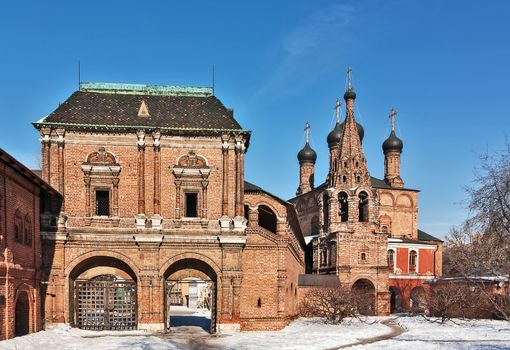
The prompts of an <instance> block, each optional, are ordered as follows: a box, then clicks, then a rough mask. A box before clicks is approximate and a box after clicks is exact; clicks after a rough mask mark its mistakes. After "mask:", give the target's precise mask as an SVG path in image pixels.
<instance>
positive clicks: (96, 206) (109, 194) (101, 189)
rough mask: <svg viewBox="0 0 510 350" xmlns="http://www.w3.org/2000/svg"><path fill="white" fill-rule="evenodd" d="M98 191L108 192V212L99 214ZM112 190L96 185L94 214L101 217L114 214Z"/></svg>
mask: <svg viewBox="0 0 510 350" xmlns="http://www.w3.org/2000/svg"><path fill="white" fill-rule="evenodd" d="M98 192H108V214H107V215H104V214H99V206H98V197H97V193H98ZM111 204H112V191H111V189H110V188H108V187H95V188H94V216H100V217H110V216H111V215H112V205H111Z"/></svg>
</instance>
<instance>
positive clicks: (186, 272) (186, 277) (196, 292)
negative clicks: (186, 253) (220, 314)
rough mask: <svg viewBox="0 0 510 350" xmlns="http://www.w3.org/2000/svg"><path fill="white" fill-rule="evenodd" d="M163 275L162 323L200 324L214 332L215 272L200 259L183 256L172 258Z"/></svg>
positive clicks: (178, 324)
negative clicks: (163, 313)
mask: <svg viewBox="0 0 510 350" xmlns="http://www.w3.org/2000/svg"><path fill="white" fill-rule="evenodd" d="M163 277H164V279H165V325H166V329H167V330H172V329H174V330H175V329H177V328H176V327H181V326H188V327H200V328H202V329H204V330H206V331H208V332H210V333H215V332H216V290H217V274H216V272H215V271H214V269H213V268H212V267H211V266H209V265H208V264H207V263H205V262H204V261H202V260H199V259H196V258H184V259H181V260H178V261H176V262H174V263H173V264H172V265H170V267H169V268H168V269H167V270H166V272H165V273H164V275H163Z"/></svg>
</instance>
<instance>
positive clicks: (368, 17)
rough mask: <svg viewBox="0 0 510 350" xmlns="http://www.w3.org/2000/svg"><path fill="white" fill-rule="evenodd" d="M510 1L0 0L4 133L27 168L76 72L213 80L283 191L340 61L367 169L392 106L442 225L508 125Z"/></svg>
mask: <svg viewBox="0 0 510 350" xmlns="http://www.w3.org/2000/svg"><path fill="white" fill-rule="evenodd" d="M509 18H510V2H507V1H485V2H483V6H482V3H481V2H480V1H440V0H427V1H412V0H411V1H404V0H401V1H392V0H390V1H364V0H361V1H324V0H314V1H312V0H310V1H300V0H294V1H250V2H249V1H193V2H191V1H173V2H170V1H143V2H142V1H138V2H135V1H126V0H124V1H114V0H111V1H33V2H29V1H6V0H0V43H1V44H2V47H1V49H0V78H1V80H0V81H1V84H0V111H1V112H0V117H1V118H2V122H3V123H2V124H3V127H2V129H1V133H2V134H1V139H0V147H2V148H3V149H5V150H6V151H8V152H9V153H11V154H12V155H14V156H15V157H17V158H18V159H19V160H21V161H22V162H24V163H25V164H27V165H28V166H30V167H34V166H36V165H37V158H38V155H39V153H40V144H39V141H38V135H37V133H36V132H35V130H34V129H33V127H32V126H31V124H30V123H31V122H32V121H35V120H38V119H40V118H41V117H43V116H45V115H47V114H48V113H50V112H51V111H52V110H54V109H55V108H56V107H57V106H58V103H59V102H62V101H64V100H65V99H66V98H67V97H68V96H69V95H70V94H71V93H72V92H73V91H74V90H76V87H77V62H78V60H80V61H81V67H82V69H81V77H82V81H106V82H129V83H151V84H164V85H195V86H196V85H200V86H202V85H206V86H209V85H211V67H212V65H213V64H214V65H215V71H216V86H215V87H216V95H217V96H218V97H219V98H220V99H221V100H222V101H223V102H224V103H225V105H227V106H228V107H232V108H234V110H235V115H236V119H237V120H238V121H239V122H240V123H241V125H242V126H243V127H244V128H245V129H249V130H252V131H253V135H252V140H251V145H250V148H249V150H248V154H247V157H246V178H247V180H249V181H251V182H254V183H256V184H257V185H259V186H262V187H264V188H266V189H267V190H269V191H270V192H273V193H275V194H277V195H279V196H281V197H284V198H291V197H293V196H294V193H295V190H296V188H297V185H298V163H297V160H296V154H297V152H298V151H299V149H300V148H301V147H302V146H303V143H304V135H303V128H304V125H305V122H306V121H307V120H309V121H310V123H311V125H312V129H311V138H312V142H311V143H312V146H313V147H314V148H315V150H316V151H317V153H318V160H317V165H316V182H317V184H319V183H321V182H322V181H323V180H324V178H325V176H326V172H327V157H328V148H327V143H326V136H327V134H328V132H329V130H330V129H331V127H332V125H333V116H334V103H335V99H336V98H337V97H339V96H342V95H343V92H344V88H345V72H346V70H347V67H349V66H351V67H352V68H353V83H354V87H355V89H356V91H357V95H358V98H357V100H356V105H357V114H356V117H357V119H358V121H359V122H361V123H362V124H363V126H364V128H365V139H364V149H365V154H366V156H367V159H368V165H369V170H370V172H371V174H372V175H373V176H376V177H382V176H383V155H382V151H381V143H382V142H383V140H384V138H385V137H386V136H387V135H388V133H389V120H388V114H389V111H390V109H391V107H392V106H395V107H396V108H397V110H398V111H399V115H398V117H397V125H398V129H397V132H398V135H399V136H400V137H401V138H402V139H403V141H404V151H403V154H402V177H403V179H404V181H405V182H406V186H407V187H412V188H418V189H420V190H421V191H422V192H421V193H420V199H419V207H420V212H419V226H420V227H421V228H422V229H424V230H426V231H428V232H430V233H431V234H435V235H438V236H443V235H444V234H446V233H447V232H448V230H449V228H450V227H451V226H452V225H455V224H458V223H460V222H461V221H462V220H463V219H464V218H465V217H466V215H467V212H466V210H465V209H464V208H463V206H462V203H461V202H462V201H463V200H464V199H465V192H464V190H463V186H466V185H470V184H471V181H472V179H473V169H474V167H475V166H476V165H477V164H479V162H478V156H479V155H480V154H481V153H483V152H487V151H489V152H494V151H497V150H500V149H502V148H503V145H504V143H505V140H506V137H507V135H508V133H509V132H510V127H509V126H510V122H509V117H510V115H509V114H510V113H509V111H508V107H507V103H508V101H510V88H509V84H508V80H509V77H510V64H509V62H510V45H509V43H510V26H509V25H508V23H509V20H508V19H509Z"/></svg>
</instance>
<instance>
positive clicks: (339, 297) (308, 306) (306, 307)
mask: <svg viewBox="0 0 510 350" xmlns="http://www.w3.org/2000/svg"><path fill="white" fill-rule="evenodd" d="M357 305H358V300H357V298H356V296H355V295H354V293H352V292H351V291H350V290H349V289H348V288H346V287H315V288H310V289H309V290H308V291H307V292H306V294H305V296H304V298H303V301H302V302H301V304H300V315H301V316H304V317H323V318H325V319H326V320H327V321H328V322H331V323H340V322H342V320H343V319H344V318H346V317H357V316H358V311H357Z"/></svg>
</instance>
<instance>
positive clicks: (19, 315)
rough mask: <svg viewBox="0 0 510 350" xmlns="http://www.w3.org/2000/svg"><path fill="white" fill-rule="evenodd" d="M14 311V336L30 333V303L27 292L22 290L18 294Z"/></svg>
mask: <svg viewBox="0 0 510 350" xmlns="http://www.w3.org/2000/svg"><path fill="white" fill-rule="evenodd" d="M14 313H15V314H14V323H15V325H14V333H15V335H16V337H18V336H21V335H25V334H28V333H30V303H29V300H28V294H27V292H25V291H22V292H20V293H19V294H18V299H17V300H16V309H15V311H14Z"/></svg>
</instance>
